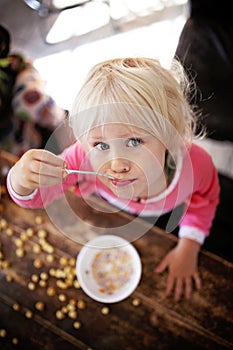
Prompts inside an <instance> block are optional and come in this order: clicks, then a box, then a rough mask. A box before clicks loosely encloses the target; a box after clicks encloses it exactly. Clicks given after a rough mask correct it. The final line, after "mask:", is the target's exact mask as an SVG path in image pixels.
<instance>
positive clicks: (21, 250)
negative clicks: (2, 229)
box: [15, 248, 25, 258]
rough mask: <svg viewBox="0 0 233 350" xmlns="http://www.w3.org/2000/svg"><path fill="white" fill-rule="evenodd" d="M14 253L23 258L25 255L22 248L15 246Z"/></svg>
mask: <svg viewBox="0 0 233 350" xmlns="http://www.w3.org/2000/svg"><path fill="white" fill-rule="evenodd" d="M15 254H16V256H17V257H18V258H23V257H24V255H25V251H24V249H23V248H17V249H16V251H15Z"/></svg>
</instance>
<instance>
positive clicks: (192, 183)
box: [7, 142, 220, 244]
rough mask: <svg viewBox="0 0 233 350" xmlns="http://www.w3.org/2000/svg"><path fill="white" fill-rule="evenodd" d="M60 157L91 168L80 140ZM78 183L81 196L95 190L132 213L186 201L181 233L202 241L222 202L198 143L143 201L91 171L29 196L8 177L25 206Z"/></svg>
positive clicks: (43, 201) (74, 165) (44, 203)
mask: <svg viewBox="0 0 233 350" xmlns="http://www.w3.org/2000/svg"><path fill="white" fill-rule="evenodd" d="M61 157H62V158H64V159H65V160H66V162H67V164H68V168H70V169H85V170H90V171H91V170H92V167H91V164H90V162H89V160H88V158H87V157H86V155H85V152H84V150H83V148H82V146H81V144H80V143H79V142H76V143H75V144H73V145H72V146H70V147H68V148H67V149H66V150H65V151H64V152H63V153H62V155H61ZM77 183H78V185H76V187H75V192H76V194H77V195H78V196H87V195H90V194H92V193H96V194H98V195H100V196H101V197H102V198H104V199H106V200H107V201H108V202H110V203H111V204H113V205H115V206H117V207H118V208H120V209H122V210H124V211H127V212H129V213H131V214H133V215H140V216H160V215H162V214H164V213H167V212H170V211H172V210H173V209H174V208H175V207H177V206H178V205H180V204H184V208H185V209H184V214H183V217H182V219H181V221H180V223H179V236H180V237H187V238H190V239H193V240H195V241H197V242H199V243H200V244H202V243H203V242H204V239H205V237H206V236H208V235H209V232H210V228H211V226H212V221H213V218H214V216H215V212H216V208H217V205H218V203H219V191H220V189H219V182H218V175H217V171H216V168H215V166H214V164H213V162H212V159H211V156H210V155H209V154H208V153H207V152H206V151H205V150H204V149H203V148H201V147H200V146H198V145H197V144H195V143H193V144H192V145H191V147H190V148H189V149H188V151H187V152H186V153H183V154H182V155H181V154H180V156H179V157H178V158H177V162H176V171H175V175H174V177H173V179H172V181H171V183H170V185H169V186H168V187H167V189H166V190H165V191H164V192H162V193H160V194H159V195H157V196H155V197H151V198H148V199H144V200H143V199H141V200H140V201H138V199H137V198H133V199H132V200H128V199H122V198H118V197H116V195H114V193H113V192H112V191H111V190H110V189H109V188H108V187H106V186H105V185H104V184H103V183H102V182H101V181H100V180H99V179H98V178H95V177H93V176H92V175H69V176H68V177H67V179H66V181H65V182H63V183H62V184H60V185H56V186H50V187H46V188H42V189H38V190H35V191H34V192H33V193H32V194H30V195H28V196H19V195H18V194H16V193H15V192H14V190H13V189H12V187H11V184H10V172H9V175H8V178H7V187H8V191H9V194H10V195H11V197H12V199H13V200H14V201H15V202H16V203H17V204H18V205H20V206H22V207H26V208H41V207H45V206H47V205H48V204H50V203H51V202H53V201H54V200H55V199H56V198H58V197H61V196H62V195H63V193H64V191H66V190H67V189H68V188H70V187H71V186H73V185H74V184H77Z"/></svg>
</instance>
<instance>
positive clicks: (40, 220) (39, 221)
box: [35, 216, 43, 225]
mask: <svg viewBox="0 0 233 350" xmlns="http://www.w3.org/2000/svg"><path fill="white" fill-rule="evenodd" d="M42 222H43V219H42V217H41V216H36V217H35V223H36V224H37V225H40V224H42Z"/></svg>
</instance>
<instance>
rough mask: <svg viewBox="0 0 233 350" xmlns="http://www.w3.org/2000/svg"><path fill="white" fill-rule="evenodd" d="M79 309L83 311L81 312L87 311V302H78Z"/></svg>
mask: <svg viewBox="0 0 233 350" xmlns="http://www.w3.org/2000/svg"><path fill="white" fill-rule="evenodd" d="M77 308H78V309H81V310H83V309H85V308H86V303H85V301H84V300H78V301H77Z"/></svg>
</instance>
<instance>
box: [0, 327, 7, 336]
mask: <svg viewBox="0 0 233 350" xmlns="http://www.w3.org/2000/svg"><path fill="white" fill-rule="evenodd" d="M0 337H1V338H5V337H6V330H5V329H4V328H1V329H0Z"/></svg>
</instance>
